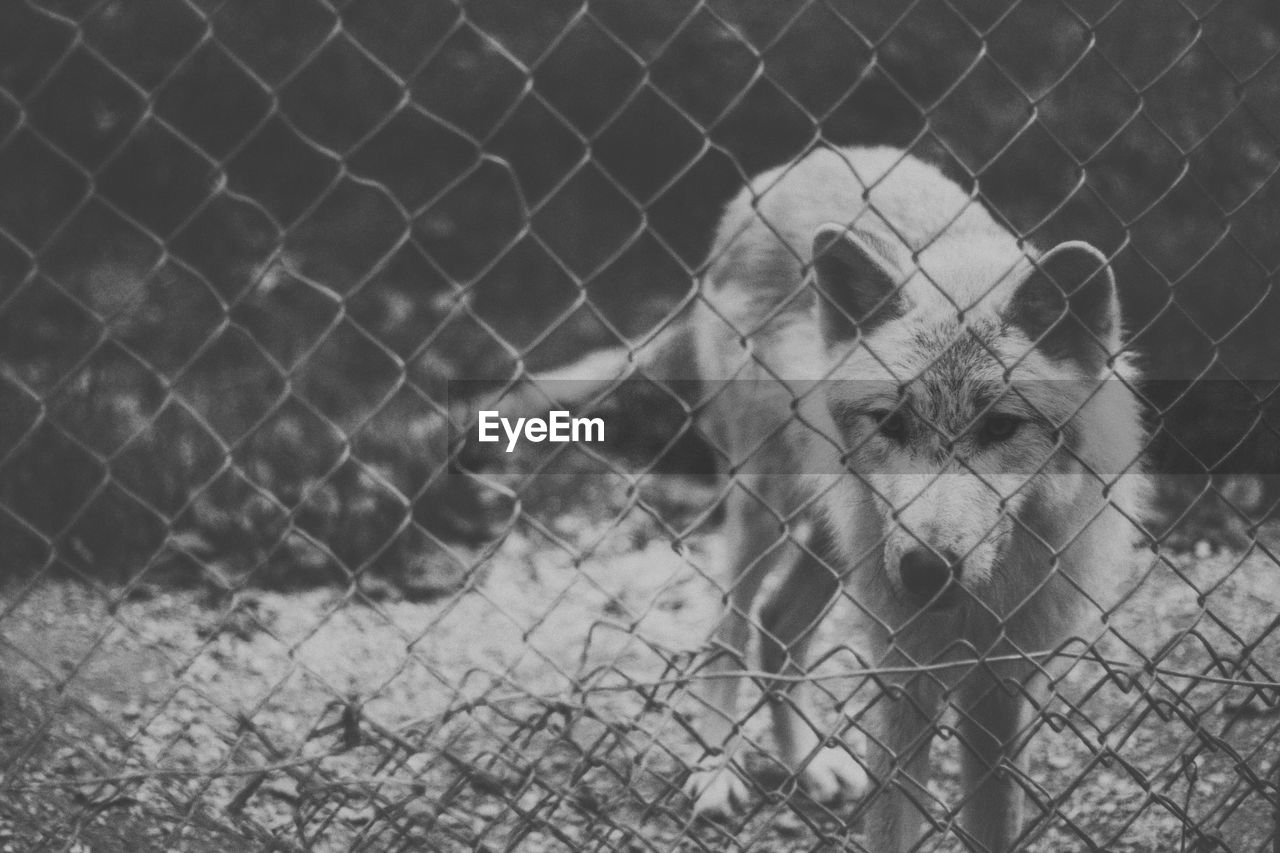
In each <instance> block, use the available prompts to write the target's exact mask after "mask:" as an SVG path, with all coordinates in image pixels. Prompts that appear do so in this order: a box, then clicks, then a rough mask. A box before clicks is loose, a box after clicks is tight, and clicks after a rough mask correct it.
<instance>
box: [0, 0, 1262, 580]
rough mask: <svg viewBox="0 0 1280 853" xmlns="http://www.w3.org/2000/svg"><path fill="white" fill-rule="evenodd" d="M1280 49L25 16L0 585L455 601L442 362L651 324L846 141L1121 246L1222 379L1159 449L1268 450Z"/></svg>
mask: <svg viewBox="0 0 1280 853" xmlns="http://www.w3.org/2000/svg"><path fill="white" fill-rule="evenodd" d="M1278 55H1280V7H1277V6H1276V4H1275V3H1274V2H1271V0H1236V2H1229V3H1221V2H1208V0H1185V1H1184V2H1169V0H1119V2H1117V0H1017V2H1006V1H1005V0H947V2H944V0H924V2H920V3H910V4H903V3H898V2H893V0H875V2H871V1H870V0H830V2H798V0H785V2H779V0H733V2H730V0H705V2H703V0H699V2H693V0H591V2H589V3H587V4H585V5H584V4H583V3H582V2H580V0H574V1H573V2H569V0H540V2H537V3H531V2H520V1H519V0H473V2H468V3H464V4H458V3H454V2H448V0H348V2H334V3H326V2H317V0H219V2H213V0H192V2H189V3H175V2H170V0H129V2H123V0H109V2H87V0H43V1H42V2H9V3H3V4H0V188H3V189H2V191H0V558H2V559H3V565H4V569H3V571H4V572H5V573H6V574H8V575H12V574H14V573H17V572H19V571H21V570H22V569H24V568H26V567H36V568H38V567H41V566H59V567H62V568H71V569H74V570H76V571H79V572H86V573H94V574H97V575H100V576H104V577H108V578H113V579H117V580H132V582H134V583H135V584H139V583H143V582H144V581H145V578H143V577H142V575H146V577H147V578H152V577H154V578H159V577H170V578H175V579H179V580H183V579H197V578H198V579H202V580H208V579H209V578H210V576H213V577H214V580H215V581H216V582H217V583H218V584H222V585H235V584H237V583H239V582H240V580H241V579H243V578H244V577H246V576H247V575H248V574H250V573H252V574H253V575H254V579H255V580H256V581H257V582H261V583H269V584H279V585H293V584H301V583H312V582H317V581H321V580H324V581H329V580H335V579H336V580H343V579H347V580H350V579H351V578H352V577H353V575H357V574H358V575H360V576H361V578H362V579H363V578H369V579H373V578H381V579H382V580H383V581H386V582H389V583H390V584H391V585H392V586H395V587H398V588H400V589H405V590H410V591H419V592H422V593H424V594H433V593H435V592H438V591H443V590H447V589H450V588H453V587H454V586H456V585H457V584H458V583H461V582H462V581H463V580H464V579H465V577H466V571H467V569H468V567H469V566H471V565H472V559H471V558H472V556H474V553H475V552H473V551H468V550H466V549H468V548H472V549H483V547H484V543H485V542H487V541H489V539H490V538H491V537H492V536H493V535H495V531H497V530H501V528H502V526H503V524H504V523H506V522H505V520H506V519H509V518H510V517H511V515H512V511H513V505H512V502H511V500H510V499H509V496H503V495H499V494H496V493H490V492H489V491H485V490H481V489H479V488H478V487H476V486H474V485H472V484H471V482H470V481H469V480H467V479H466V478H465V477H462V476H446V475H445V472H444V464H443V463H444V449H443V447H442V445H441V444H440V442H439V441H437V440H435V439H437V438H438V437H439V433H440V429H441V423H442V420H441V419H442V418H444V417H446V416H447V414H448V412H447V408H446V406H447V383H448V382H449V380H452V379H460V378H482V377H488V378H495V379H502V378H505V377H510V376H512V375H514V374H515V373H516V372H517V371H518V370H519V369H521V366H522V365H523V366H524V367H525V368H528V369H532V370H538V369H543V368H547V367H550V366H554V365H557V364H561V363H563V362H565V361H568V360H571V359H573V358H574V357H576V356H578V355H581V354H582V353H584V352H587V351H589V350H591V349H595V348H598V347H604V346H617V345H620V344H628V343H630V342H633V341H636V340H639V339H641V338H643V337H644V335H645V334H646V333H648V332H649V331H651V330H652V329H654V328H655V327H656V326H658V325H660V324H661V323H663V322H664V320H665V319H666V318H667V317H668V315H669V312H670V311H671V310H672V308H673V306H675V305H676V304H677V302H678V301H679V300H680V299H681V298H682V297H683V296H685V295H686V294H687V293H688V291H689V288H690V287H691V282H692V280H693V276H694V274H695V272H696V270H697V267H698V265H699V263H700V262H701V261H702V259H703V256H704V253H705V252H706V247H707V245H708V243H709V240H710V234H711V229H712V227H713V225H714V223H715V221H716V219H717V217H718V215H719V213H720V211H721V209H722V207H723V204H724V203H725V202H726V201H727V200H728V198H729V197H730V196H731V195H732V194H733V193H734V192H735V191H736V189H737V188H738V187H739V186H741V184H742V182H743V181H744V180H745V179H746V178H747V177H748V176H749V175H751V174H752V173H754V172H756V171H759V170H761V169H763V168H766V167H769V166H773V165H775V164H778V163H781V162H784V161H786V160H788V159H791V158H794V157H796V156H797V155H799V154H801V153H802V152H804V151H805V150H806V149H807V148H809V147H811V146H813V145H814V144H818V143H822V142H830V143H836V144H851V143H856V144H891V145H897V146H902V147H905V148H909V149H911V150H912V151H913V152H915V153H916V154H917V155H919V156H921V157H924V158H926V159H928V160H930V161H933V162H935V163H938V164H939V165H941V166H943V167H944V168H945V169H946V171H947V172H948V173H949V174H951V175H953V176H954V177H956V178H957V179H958V180H960V181H962V182H963V183H965V184H966V185H969V186H973V185H976V188H977V190H978V191H979V192H980V193H981V195H982V197H983V198H984V199H985V200H986V202H987V203H988V205H989V206H990V207H991V208H992V209H993V210H994V211H995V212H996V213H997V214H998V215H999V216H1000V217H1003V218H1004V219H1005V220H1006V221H1007V222H1008V223H1009V225H1010V227H1012V228H1013V229H1015V230H1016V231H1017V232H1018V233H1019V234H1022V235H1025V236H1026V237H1028V238H1029V239H1030V240H1032V241H1033V242H1035V243H1037V244H1040V245H1046V246H1047V245H1050V244H1052V243H1053V242H1055V241H1058V240H1063V239H1087V240H1090V241H1093V242H1094V243H1095V244H1097V245H1098V246H1100V247H1102V248H1104V249H1105V250H1106V251H1107V252H1108V253H1111V254H1113V255H1114V258H1115V267H1116V271H1117V274H1118V276H1119V279H1120V281H1121V282H1122V292H1123V300H1124V303H1125V309H1126V313H1127V316H1128V318H1129V322H1130V326H1131V328H1132V330H1133V333H1134V338H1133V340H1134V346H1135V348H1136V349H1137V350H1138V351H1140V352H1141V353H1142V354H1143V358H1144V361H1145V363H1146V364H1147V366H1148V370H1149V371H1150V372H1151V373H1153V374H1154V375H1156V376H1158V377H1161V378H1168V379H1178V380H1188V379H1198V380H1205V381H1200V382H1196V383H1194V384H1191V385H1188V384H1186V383H1185V382H1179V383H1164V384H1157V385H1153V386H1152V391H1151V393H1152V395H1153V397H1154V402H1155V403H1156V413H1157V419H1156V421H1155V423H1156V424H1157V425H1158V427H1159V429H1158V430H1157V433H1156V438H1157V443H1156V446H1155V455H1156V458H1157V460H1158V463H1159V464H1168V465H1173V466H1176V467H1179V469H1180V470H1203V471H1205V472H1206V478H1201V479H1196V480H1195V484H1193V485H1192V486H1189V487H1188V488H1190V490H1191V493H1192V495H1193V496H1195V495H1198V494H1199V489H1200V488H1201V486H1202V485H1203V484H1204V483H1206V482H1208V479H1207V474H1208V473H1209V472H1211V471H1214V470H1217V471H1225V470H1234V471H1237V472H1262V473H1267V472H1270V470H1271V469H1272V468H1274V467H1276V463H1277V461H1278V460H1277V444H1276V442H1275V440H1274V438H1275V433H1274V429H1273V427H1272V426H1271V424H1270V418H1272V417H1273V416H1274V409H1275V405H1274V403H1273V401H1272V397H1271V394H1272V392H1273V390H1274V388H1275V380H1276V378H1277V371H1276V369H1275V365H1276V364H1277V363H1280V361H1278V360H1280V335H1276V334H1274V332H1273V330H1274V329H1275V328H1277V325H1278V323H1280V301H1278V300H1277V297H1276V295H1275V294H1274V293H1273V292H1272V291H1273V273H1274V271H1275V269H1276V267H1277V265H1278V264H1280V241H1277V240H1276V234H1277V220H1278V219H1280V189H1277V181H1276V180H1275V179H1274V178H1275V173H1276V171H1277V168H1278V167H1280V151H1278V148H1277V138H1278V136H1277V135H1278V133H1280V96H1277V94H1276V93H1277V92H1280V62H1277V56H1278ZM1192 479H1195V478H1192ZM544 491H548V490H545V489H544ZM526 497H527V496H526ZM1259 505H1261V504H1259ZM362 582H363V580H362Z"/></svg>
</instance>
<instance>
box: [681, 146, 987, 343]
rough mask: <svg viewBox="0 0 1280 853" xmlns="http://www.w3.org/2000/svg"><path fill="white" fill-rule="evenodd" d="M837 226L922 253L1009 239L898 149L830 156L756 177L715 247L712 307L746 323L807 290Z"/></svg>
mask: <svg viewBox="0 0 1280 853" xmlns="http://www.w3.org/2000/svg"><path fill="white" fill-rule="evenodd" d="M829 222H836V223H840V224H844V225H849V224H854V223H856V224H857V225H858V226H859V228H860V229H863V230H865V231H868V232H871V233H874V234H878V235H880V236H881V237H882V238H883V239H886V240H889V241H893V242H901V243H905V244H906V246H907V247H908V248H909V249H910V250H911V251H913V252H918V251H920V250H922V249H924V248H925V247H926V246H928V245H929V244H930V243H932V242H934V241H936V240H937V239H939V238H940V237H942V236H947V237H957V236H964V235H969V234H972V235H974V236H978V235H991V234H1001V235H1007V232H1004V231H1003V229H1001V228H1000V227H999V226H998V225H997V224H996V223H995V222H994V221H993V220H992V219H991V217H990V215H989V214H988V213H987V212H986V210H984V209H983V207H982V205H981V204H980V203H979V202H977V201H976V200H975V199H973V198H972V197H970V195H969V194H968V193H966V192H965V191H964V190H963V189H961V188H960V186H959V185H958V184H956V183H955V182H954V181H952V180H950V179H949V178H947V177H945V176H944V175H943V174H942V172H940V171H939V170H938V169H936V168H935V167H933V166H930V165H928V164H926V163H924V162H922V161H920V160H918V159H916V158H915V157H913V156H911V155H910V154H907V153H906V152H904V151H901V150H899V149H896V148H822V149H818V150H816V151H814V152H813V153H811V154H809V155H808V156H807V157H805V158H803V159H802V160H799V161H797V162H795V163H791V164H788V165H785V166H780V167H778V168H775V169H772V170H770V171H768V172H764V173H763V174H761V175H759V176H758V177H756V178H755V179H754V180H752V181H751V183H750V184H749V185H748V186H747V187H746V188H745V189H744V190H743V191H742V192H740V193H739V194H738V196H737V197H736V198H734V199H733V201H731V202H730V203H729V205H728V208H727V209H726V211H725V215H724V217H723V218H722V220H721V223H720V227H719V229H718V231H717V234H716V239H715V242H714V244H713V246H712V250H711V255H710V257H709V259H708V263H707V274H706V277H705V279H704V285H705V286H704V297H705V298H706V299H708V300H709V302H710V303H711V304H712V305H714V306H717V307H720V306H723V307H724V308H725V309H726V310H727V311H729V312H731V313H732V315H733V316H734V317H737V318H739V319H741V320H743V321H745V322H748V323H749V322H750V320H751V319H752V318H754V319H756V320H759V319H762V318H764V317H765V315H766V314H767V313H768V312H770V311H771V310H775V309H776V308H777V307H778V305H779V304H780V303H782V302H783V301H785V300H788V299H790V298H791V297H798V298H794V299H791V301H790V302H789V303H788V304H787V310H788V311H789V312H791V313H799V312H807V311H809V310H810V309H811V306H812V304H813V298H814V297H813V294H812V291H811V290H809V289H808V288H801V282H802V280H803V274H804V268H805V267H806V265H808V264H809V263H810V261H811V260H812V245H811V244H812V241H813V237H814V234H816V233H817V231H818V229H819V228H820V227H821V226H822V225H824V224H826V223H829Z"/></svg>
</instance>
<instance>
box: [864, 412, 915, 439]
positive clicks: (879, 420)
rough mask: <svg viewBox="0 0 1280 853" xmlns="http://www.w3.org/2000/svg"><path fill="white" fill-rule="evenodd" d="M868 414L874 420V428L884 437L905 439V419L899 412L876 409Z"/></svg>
mask: <svg viewBox="0 0 1280 853" xmlns="http://www.w3.org/2000/svg"><path fill="white" fill-rule="evenodd" d="M868 414H869V415H870V416H871V419H872V420H873V421H875V422H876V428H877V429H878V430H879V432H880V434H881V435H883V436H884V437H885V438H891V439H893V440H894V441H904V440H905V439H906V437H907V419H906V418H904V417H903V416H902V413H901V412H897V411H890V410H889V409H876V410H875V411H872V412H868Z"/></svg>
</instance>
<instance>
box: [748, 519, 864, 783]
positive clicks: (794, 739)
mask: <svg viewBox="0 0 1280 853" xmlns="http://www.w3.org/2000/svg"><path fill="white" fill-rule="evenodd" d="M807 545H808V548H807V549H806V551H805V552H804V553H803V554H802V555H801V556H800V557H799V558H798V559H797V561H796V563H795V565H794V566H793V568H792V570H791V574H790V575H788V576H787V577H786V579H785V580H784V582H783V583H782V584H781V585H780V586H779V588H778V590H777V592H776V593H775V595H774V597H773V599H772V600H771V601H770V602H769V603H768V605H767V606H765V607H764V608H763V609H762V610H761V612H760V620H761V623H762V628H763V630H762V632H761V640H760V657H761V662H762V663H763V664H764V668H765V670H767V671H768V672H771V673H775V674H778V675H787V676H800V677H801V678H802V679H803V678H805V677H806V676H807V675H808V667H807V661H808V657H809V649H810V646H811V645H812V644H813V639H814V634H815V633H816V631H817V628H818V625H819V623H820V622H821V621H822V619H823V618H824V617H825V616H826V614H827V611H828V610H830V607H831V605H832V603H833V602H834V601H835V599H836V596H837V595H838V594H839V592H840V586H841V582H840V578H839V576H838V575H837V574H836V572H835V571H834V570H833V569H832V567H830V566H829V565H827V564H826V563H825V562H823V561H822V560H821V559H820V558H819V557H818V556H817V555H816V553H814V551H813V550H812V549H814V548H815V547H817V546H816V545H815V543H813V542H809V543H807ZM770 688H771V690H772V691H773V695H772V698H773V702H772V705H773V717H774V733H775V734H776V735H777V739H778V753H779V754H778V757H779V758H780V759H781V760H782V762H783V764H785V765H786V767H787V769H788V770H790V771H791V773H792V774H793V775H794V776H795V778H796V780H797V781H798V782H799V783H800V785H801V787H803V788H804V789H805V791H806V792H807V793H808V794H809V796H810V797H811V798H813V799H814V800H816V801H818V802H820V803H834V802H838V801H841V800H850V799H856V798H858V797H861V796H862V795H863V793H865V791H866V788H867V772H866V770H865V769H864V768H863V765H862V763H861V760H860V759H859V757H857V756H858V755H859V754H863V755H865V752H866V750H865V747H863V744H862V741H861V739H860V738H859V739H857V740H856V742H854V743H845V744H831V745H826V744H824V743H823V738H822V737H820V736H819V732H818V731H817V730H815V728H814V726H815V725H817V724H818V723H817V721H818V716H817V714H816V712H815V710H814V703H813V699H812V693H813V689H814V687H813V684H812V683H811V682H809V681H807V680H801V681H798V682H792V683H790V684H786V683H781V682H775V683H774V684H772V685H770Z"/></svg>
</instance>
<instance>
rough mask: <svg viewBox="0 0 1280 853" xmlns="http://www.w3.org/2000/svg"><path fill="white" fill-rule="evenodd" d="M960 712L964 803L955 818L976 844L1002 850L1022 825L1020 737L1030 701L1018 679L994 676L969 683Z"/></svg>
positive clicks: (1023, 754)
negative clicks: (1000, 679) (1008, 680)
mask: <svg viewBox="0 0 1280 853" xmlns="http://www.w3.org/2000/svg"><path fill="white" fill-rule="evenodd" d="M967 692H969V693H970V695H969V696H968V697H967V698H966V702H965V706H964V708H963V710H962V711H961V714H960V723H959V726H958V728H959V733H960V749H961V758H960V766H961V771H962V776H963V785H964V796H965V803H964V805H963V806H962V807H961V810H960V823H961V826H963V827H964V829H965V831H966V832H967V833H968V835H969V836H970V837H971V838H972V839H973V840H974V841H976V842H978V844H980V845H981V846H979V847H978V848H977V849H979V850H987V851H990V853H1004V851H1006V850H1011V849H1013V843H1014V841H1015V840H1016V839H1017V837H1018V834H1019V833H1020V832H1021V830H1022V806H1023V799H1024V796H1023V790H1022V787H1021V786H1020V785H1019V784H1018V780H1017V776H1018V775H1019V774H1022V775H1025V773H1026V766H1027V750H1026V749H1025V748H1024V747H1025V741H1026V736H1027V730H1028V724H1029V722H1030V720H1031V705H1030V702H1029V701H1028V700H1027V699H1026V698H1025V696H1024V695H1023V693H1022V692H1021V690H1020V689H1019V685H1016V684H1015V685H1005V684H1001V683H1000V682H998V681H994V680H991V681H984V682H979V683H978V685H975V686H972V687H971V688H970V690H969V691H967Z"/></svg>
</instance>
